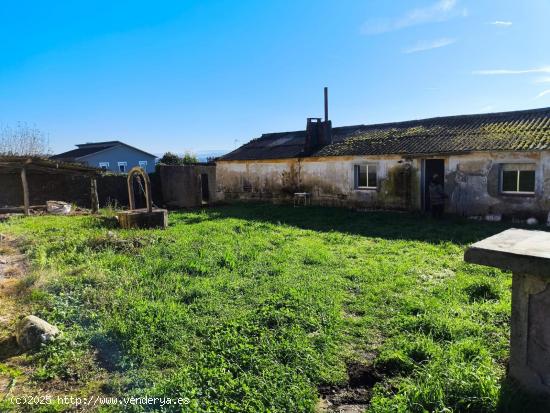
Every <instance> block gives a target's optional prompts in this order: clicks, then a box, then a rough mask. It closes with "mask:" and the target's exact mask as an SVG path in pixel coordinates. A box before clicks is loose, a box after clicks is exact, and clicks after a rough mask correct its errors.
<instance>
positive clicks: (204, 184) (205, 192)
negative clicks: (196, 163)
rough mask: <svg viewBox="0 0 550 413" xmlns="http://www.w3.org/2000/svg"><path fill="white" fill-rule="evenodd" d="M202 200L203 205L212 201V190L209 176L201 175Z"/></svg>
mask: <svg viewBox="0 0 550 413" xmlns="http://www.w3.org/2000/svg"><path fill="white" fill-rule="evenodd" d="M201 200H202V203H203V204H207V203H208V202H209V201H210V190H209V188H208V174H201Z"/></svg>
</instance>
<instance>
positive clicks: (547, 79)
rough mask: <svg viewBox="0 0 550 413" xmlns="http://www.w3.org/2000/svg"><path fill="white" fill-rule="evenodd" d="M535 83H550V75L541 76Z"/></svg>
mask: <svg viewBox="0 0 550 413" xmlns="http://www.w3.org/2000/svg"><path fill="white" fill-rule="evenodd" d="M534 83H550V76H545V77H539V78H538V79H535V80H534Z"/></svg>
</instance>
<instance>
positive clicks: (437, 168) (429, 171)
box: [423, 159, 445, 211]
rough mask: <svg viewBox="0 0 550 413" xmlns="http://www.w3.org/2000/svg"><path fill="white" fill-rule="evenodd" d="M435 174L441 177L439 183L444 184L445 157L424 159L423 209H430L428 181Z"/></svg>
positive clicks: (430, 180)
mask: <svg viewBox="0 0 550 413" xmlns="http://www.w3.org/2000/svg"><path fill="white" fill-rule="evenodd" d="M435 174H437V175H439V177H440V179H441V185H443V186H444V185H445V179H444V178H445V159H424V180H423V188H424V197H423V200H424V211H430V191H429V187H430V182H432V179H433V176H434V175H435Z"/></svg>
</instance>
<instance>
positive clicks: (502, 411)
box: [497, 378, 550, 413]
mask: <svg viewBox="0 0 550 413" xmlns="http://www.w3.org/2000/svg"><path fill="white" fill-rule="evenodd" d="M519 412H529V413H548V412H550V396H546V395H533V394H529V393H526V392H525V391H524V390H523V389H522V388H521V387H520V386H519V385H518V383H517V382H515V381H514V380H513V379H511V378H506V379H505V380H503V382H502V386H501V388H500V395H499V399H498V405H497V413H519Z"/></svg>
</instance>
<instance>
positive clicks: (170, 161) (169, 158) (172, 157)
mask: <svg viewBox="0 0 550 413" xmlns="http://www.w3.org/2000/svg"><path fill="white" fill-rule="evenodd" d="M158 163H159V164H162V165H181V164H182V162H181V158H180V157H179V156H178V155H176V154H175V153H172V152H166V153H165V154H164V155H162V158H160V159H159V162H158Z"/></svg>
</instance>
